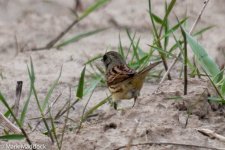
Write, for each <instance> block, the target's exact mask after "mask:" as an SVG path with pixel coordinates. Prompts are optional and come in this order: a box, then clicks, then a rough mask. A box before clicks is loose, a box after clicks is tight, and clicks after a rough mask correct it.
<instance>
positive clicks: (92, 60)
mask: <svg viewBox="0 0 225 150" xmlns="http://www.w3.org/2000/svg"><path fill="white" fill-rule="evenodd" d="M99 58H102V55H97V56H95V57H93V58H92V59H90V60H88V61H87V62H85V63H84V65H87V64H90V63H92V62H94V61H96V60H97V59H99Z"/></svg>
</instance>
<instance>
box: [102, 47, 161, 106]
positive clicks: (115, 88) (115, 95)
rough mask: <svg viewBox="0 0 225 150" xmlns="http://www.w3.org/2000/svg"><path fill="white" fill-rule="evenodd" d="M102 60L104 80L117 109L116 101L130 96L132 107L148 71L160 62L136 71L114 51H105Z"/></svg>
mask: <svg viewBox="0 0 225 150" xmlns="http://www.w3.org/2000/svg"><path fill="white" fill-rule="evenodd" d="M102 61H103V63H104V65H105V68H106V82H107V86H108V89H109V91H110V93H111V94H112V100H113V104H114V105H113V106H114V108H115V109H117V103H116V101H118V100H122V99H131V98H134V104H133V106H132V107H134V105H135V103H136V100H137V97H138V96H139V95H140V90H141V88H142V86H143V83H144V80H145V77H146V76H147V74H148V72H149V71H150V70H151V69H152V68H154V67H155V66H157V65H158V64H160V63H161V62H162V61H159V62H155V63H153V64H150V65H149V66H147V67H146V68H144V69H143V70H141V71H139V72H136V71H135V70H134V69H131V68H129V67H128V65H127V64H126V62H125V60H124V59H123V57H122V56H121V55H120V54H119V53H117V52H115V51H109V52H107V53H105V54H104V56H103V59H102Z"/></svg>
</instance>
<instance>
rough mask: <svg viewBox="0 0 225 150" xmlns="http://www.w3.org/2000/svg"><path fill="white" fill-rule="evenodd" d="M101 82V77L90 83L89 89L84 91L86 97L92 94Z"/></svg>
mask: <svg viewBox="0 0 225 150" xmlns="http://www.w3.org/2000/svg"><path fill="white" fill-rule="evenodd" d="M101 80H102V78H101V77H98V78H97V79H95V80H93V81H92V82H91V83H90V86H89V88H85V89H84V95H87V94H89V93H91V91H93V90H94V89H95V88H96V87H97V85H98V84H99V83H100V82H101Z"/></svg>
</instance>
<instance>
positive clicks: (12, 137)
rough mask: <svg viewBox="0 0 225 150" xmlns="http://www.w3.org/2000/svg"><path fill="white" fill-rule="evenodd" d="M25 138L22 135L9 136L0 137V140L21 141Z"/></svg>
mask: <svg viewBox="0 0 225 150" xmlns="http://www.w3.org/2000/svg"><path fill="white" fill-rule="evenodd" d="M24 138H25V136H24V135H23V134H9V135H3V136H0V140H23V139H24Z"/></svg>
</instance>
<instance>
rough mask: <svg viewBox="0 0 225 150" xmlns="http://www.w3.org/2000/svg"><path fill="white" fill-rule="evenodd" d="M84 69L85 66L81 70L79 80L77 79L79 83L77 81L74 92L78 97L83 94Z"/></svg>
mask: <svg viewBox="0 0 225 150" xmlns="http://www.w3.org/2000/svg"><path fill="white" fill-rule="evenodd" d="M85 70H86V66H85V67H84V68H83V70H82V72H81V75H80V80H79V83H78V88H77V94H76V96H77V97H78V98H79V99H82V98H83V95H84V76H85Z"/></svg>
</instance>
